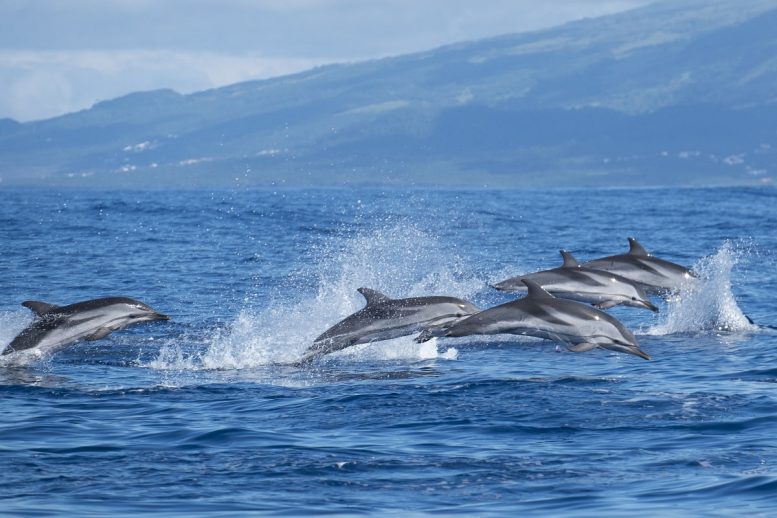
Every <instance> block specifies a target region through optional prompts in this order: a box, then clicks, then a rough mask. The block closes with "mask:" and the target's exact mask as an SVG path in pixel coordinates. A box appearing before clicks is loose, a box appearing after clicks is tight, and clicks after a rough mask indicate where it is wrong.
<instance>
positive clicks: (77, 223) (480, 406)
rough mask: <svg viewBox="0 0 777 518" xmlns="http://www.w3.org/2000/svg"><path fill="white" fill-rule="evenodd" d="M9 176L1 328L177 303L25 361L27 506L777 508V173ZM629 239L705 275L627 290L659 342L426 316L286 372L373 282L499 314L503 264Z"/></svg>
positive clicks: (11, 483) (16, 392)
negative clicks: (89, 303)
mask: <svg viewBox="0 0 777 518" xmlns="http://www.w3.org/2000/svg"><path fill="white" fill-rule="evenodd" d="M0 197H1V198H2V203H1V204H0V243H1V244H2V260H0V294H2V299H0V345H3V346H4V345H5V344H7V343H8V342H10V340H11V339H12V338H13V337H14V336H15V335H16V334H17V333H18V332H19V331H20V330H21V329H23V328H24V327H25V326H26V325H27V324H28V323H29V322H30V321H31V319H32V317H31V314H30V312H29V311H28V310H27V309H25V308H23V307H21V306H20V303H21V302H22V301H24V300H29V299H36V300H44V301H47V302H51V303H57V304H68V303H73V302H77V301H81V300H85V299H89V298H95V297H101V296H109V295H125V296H131V297H134V298H138V299H140V300H143V301H144V302H146V303H148V304H150V305H151V306H153V307H154V308H155V309H157V310H159V311H162V312H164V313H167V314H169V315H171V316H172V317H173V320H171V321H170V322H157V323H152V324H146V325H139V326H135V327H131V328H128V329H125V330H123V331H119V332H116V333H114V334H112V335H110V336H109V337H107V338H105V339H103V340H100V341H96V342H85V343H79V344H76V345H73V346H71V347H69V348H67V349H65V350H62V351H60V352H58V353H55V354H54V355H51V356H46V357H43V358H40V359H37V360H34V361H27V362H22V364H20V363H19V362H15V361H12V359H11V358H12V357H11V356H7V357H5V358H3V359H2V363H0V400H1V401H2V403H0V482H2V483H0V513H3V514H6V515H30V516H63V515H73V514H78V515H94V516H105V515H111V516H122V515H126V516H130V515H132V516H134V515H138V514H140V513H150V514H155V515H170V516H179V515H192V514H213V515H219V514H221V515H225V516H232V515H235V514H237V513H241V512H255V513H261V514H272V515H310V514H338V515H361V514H375V513H378V514H400V513H401V514H403V515H407V514H410V515H428V514H444V515H449V514H463V515H479V516H501V515H505V514H509V513H515V512H521V513H523V514H531V513H536V514H552V515H574V516H581V515H590V516H608V515H609V516H623V515H626V514H628V515H630V516H640V515H643V516H654V515H655V514H656V513H658V512H669V513H672V514H674V515H692V516H698V515H700V514H706V515H730V514H744V513H754V514H756V515H764V516H767V515H773V514H774V513H775V512H777V499H775V498H774V495H775V491H777V439H775V434H774V430H775V429H777V330H775V327H774V326H776V325H777V315H775V309H777V307H776V305H775V296H774V293H775V290H776V289H777V267H776V265H775V250H777V233H776V232H775V228H777V191H775V190H774V189H771V188H764V189H682V190H677V189H671V190H670V189H646V190H516V191H492V190H467V191H455V190H449V191H425V190H379V189H375V190H346V189H343V190H335V189H330V190H277V191H273V190H256V191H244V192H213V193H211V192H186V191H181V192H140V191H138V192H91V191H90V192H42V191H21V190H20V191H13V190H11V191H2V193H1V194H0ZM628 236H636V237H637V238H638V239H639V240H640V241H641V242H642V243H643V245H645V246H646V247H647V248H648V250H650V251H651V252H653V253H655V254H656V255H657V256H659V257H662V258H665V259H669V260H672V261H675V262H678V263H681V264H684V265H688V266H693V267H694V269H695V270H696V272H697V273H698V274H699V276H700V278H701V279H702V282H701V284H700V286H699V287H698V288H697V289H695V290H693V291H686V292H683V293H681V294H680V295H679V296H678V297H676V298H674V299H672V300H670V301H660V300H659V299H656V302H657V303H658V304H659V306H660V308H661V312H660V313H659V314H657V315H654V314H652V313H650V312H648V311H645V310H639V309H634V308H622V307H619V308H615V309H613V310H611V311H610V312H611V313H612V314H614V315H615V316H617V317H618V318H620V319H621V320H622V321H623V322H625V323H626V324H627V325H628V326H629V327H630V328H631V329H632V330H634V331H635V333H636V334H637V337H638V339H639V341H640V344H641V346H642V348H643V349H644V350H645V351H646V352H648V353H649V354H650V355H651V356H652V357H653V360H651V361H644V360H642V359H640V358H637V357H634V356H627V355H623V354H618V353H613V352H610V351H604V350H594V351H590V352H587V353H571V352H568V351H566V350H564V349H560V348H557V347H556V346H555V344H553V343H551V342H547V341H541V340H536V339H531V338H523V337H515V336H505V337H471V338H459V339H437V340H436V341H431V342H428V343H426V344H416V343H414V342H413V340H412V337H407V338H399V339H395V340H391V341H387V342H380V343H375V344H370V345H361V346H356V347H353V348H351V349H347V350H345V351H342V352H340V353H336V354H334V355H332V356H331V357H329V358H327V359H326V360H323V361H320V362H317V363H314V364H313V365H311V366H310V367H306V368H295V367H291V366H288V365H282V363H284V362H289V361H293V360H294V359H296V358H299V357H300V356H301V354H302V352H303V351H304V349H305V348H306V347H307V346H308V345H309V344H310V343H311V341H312V339H313V338H315V337H316V336H317V335H318V334H320V333H321V332H323V331H324V330H325V329H326V328H327V327H329V326H330V325H332V324H334V323H335V322H337V321H338V320H340V319H341V318H343V317H345V316H346V315H348V314H350V313H351V312H353V311H355V310H356V309H359V308H360V307H361V306H362V304H363V301H362V300H361V296H360V295H359V294H358V293H357V292H356V288H358V287H360V286H368V287H372V288H376V289H379V290H381V291H383V292H385V293H386V294H388V295H391V296H395V297H406V296H415V295H431V294H444V295H453V296H458V297H464V298H467V299H469V300H472V301H473V302H474V303H476V304H478V305H479V306H482V307H488V306H491V305H495V304H499V303H502V302H505V301H507V300H510V299H511V298H512V297H511V296H510V295H508V294H503V293H498V292H495V291H494V290H492V289H491V288H489V287H488V283H490V282H496V281H499V280H502V279H504V278H506V277H509V276H513V275H517V274H520V273H524V272H529V271H534V270H538V269H545V268H549V267H553V266H556V265H558V264H560V257H559V255H558V250H559V249H560V248H566V249H568V250H571V251H573V252H574V253H575V254H576V256H577V257H578V258H579V259H590V258H594V257H598V256H602V255H609V254H613V253H619V252H622V251H625V250H626V249H627V242H626V238H627V237H628ZM747 317H750V318H751V319H752V321H753V322H754V324H751V323H750V322H749V320H748V318H747Z"/></svg>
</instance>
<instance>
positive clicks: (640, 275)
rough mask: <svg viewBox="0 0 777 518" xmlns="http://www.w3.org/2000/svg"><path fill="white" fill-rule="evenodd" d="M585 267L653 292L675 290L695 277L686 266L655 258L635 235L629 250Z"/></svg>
mask: <svg viewBox="0 0 777 518" xmlns="http://www.w3.org/2000/svg"><path fill="white" fill-rule="evenodd" d="M583 267H585V268H596V269H597V270H605V271H608V272H612V273H615V274H617V275H620V276H622V277H626V278H627V279H630V280H632V281H634V282H637V283H639V284H641V285H643V286H644V287H645V289H646V290H648V291H650V292H653V293H667V292H671V291H675V290H677V289H678V288H679V287H680V286H682V284H683V283H686V282H688V281H690V280H691V279H694V278H695V276H694V275H693V273H692V272H691V271H690V270H689V269H688V268H686V267H685V266H681V265H679V264H676V263H673V262H670V261H665V260H664V259H659V258H658V257H653V256H652V255H650V254H649V253H648V252H647V250H645V248H644V247H643V246H642V245H641V244H639V242H638V241H637V240H636V239H634V238H633V237H630V238H629V251H628V253H625V254H618V255H610V256H607V257H602V258H600V259H594V260H592V261H588V262H586V263H583Z"/></svg>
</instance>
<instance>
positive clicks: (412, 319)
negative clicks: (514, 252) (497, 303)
mask: <svg viewBox="0 0 777 518" xmlns="http://www.w3.org/2000/svg"><path fill="white" fill-rule="evenodd" d="M357 291H358V292H359V293H361V294H362V295H363V296H364V298H365V300H366V301H367V305H366V306H365V307H364V308H362V309H361V310H359V311H357V312H356V313H353V314H352V315H350V316H348V317H346V318H344V319H343V320H341V321H340V322H338V323H337V324H335V325H333V326H332V327H330V328H329V329H327V330H326V331H324V333H322V334H321V335H320V336H319V337H318V338H316V339H315V341H314V342H313V345H312V346H311V347H310V348H308V350H307V351H305V354H304V356H303V357H302V359H301V360H299V361H298V362H296V363H297V364H305V363H308V362H310V361H312V360H313V359H315V358H317V357H319V356H323V355H325V354H329V353H332V352H335V351H339V350H341V349H345V348H346V347H350V346H352V345H356V344H364V343H369V342H378V341H381V340H389V339H392V338H398V337H400V336H406V335H410V334H413V333H416V332H418V331H421V330H423V329H425V328H427V327H430V326H432V327H433V326H442V325H447V324H450V323H452V322H455V321H457V320H459V319H461V318H463V317H467V316H469V315H472V314H475V313H477V312H478V311H479V309H478V308H476V307H475V306H474V305H473V304H472V303H470V302H467V301H466V300H462V299H457V298H455V297H439V296H436V297H413V298H407V299H392V298H390V297H387V296H386V295H384V294H382V293H380V292H378V291H375V290H372V289H369V288H359V289H358V290H357Z"/></svg>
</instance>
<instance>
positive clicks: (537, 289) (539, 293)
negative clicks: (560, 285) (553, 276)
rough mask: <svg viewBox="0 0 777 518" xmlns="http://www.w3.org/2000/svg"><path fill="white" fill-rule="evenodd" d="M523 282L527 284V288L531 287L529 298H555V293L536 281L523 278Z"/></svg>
mask: <svg viewBox="0 0 777 518" xmlns="http://www.w3.org/2000/svg"><path fill="white" fill-rule="evenodd" d="M521 282H522V283H524V284H525V285H526V287H527V288H529V294H528V295H527V297H528V298H532V299H552V298H554V297H553V295H551V294H550V293H548V292H547V291H545V288H543V287H542V286H540V285H539V284H537V283H536V282H534V281H531V280H529V279H521Z"/></svg>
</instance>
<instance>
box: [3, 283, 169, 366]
mask: <svg viewBox="0 0 777 518" xmlns="http://www.w3.org/2000/svg"><path fill="white" fill-rule="evenodd" d="M22 306H24V307H27V308H29V309H31V310H32V311H33V313H35V316H36V318H35V320H33V322H32V323H31V324H30V325H29V326H27V327H26V328H25V329H24V330H22V332H21V333H19V335H18V336H16V338H14V339H13V340H12V341H11V343H10V344H8V346H6V348H5V349H4V350H3V354H4V355H5V354H10V353H13V352H18V351H24V350H26V349H33V348H34V349H37V350H38V351H40V352H41V353H44V352H53V351H56V350H58V349H61V348H62V347H64V346H66V345H69V344H72V343H74V342H77V341H79V340H99V339H101V338H105V337H106V336H108V335H109V334H111V333H112V332H113V331H117V330H119V329H123V328H125V327H127V326H129V325H132V324H136V323H139V322H147V321H151V320H169V319H170V317H168V316H167V315H163V314H161V313H157V312H156V311H154V310H153V309H151V307H149V306H147V305H146V304H144V303H142V302H140V301H138V300H134V299H130V298H127V297H107V298H102V299H93V300H87V301H84V302H77V303H75V304H70V305H69V306H55V305H53V304H47V303H45V302H39V301H35V300H28V301H26V302H22Z"/></svg>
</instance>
